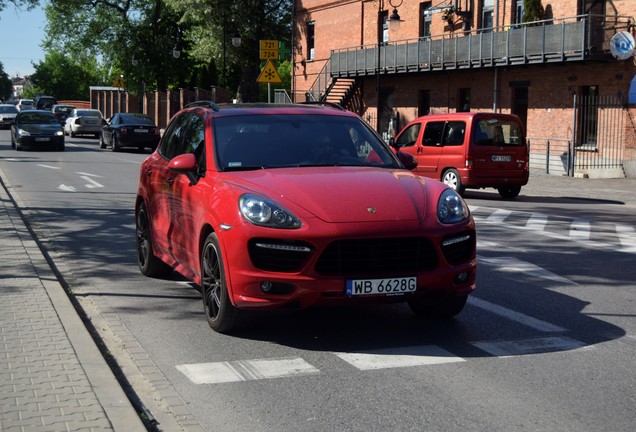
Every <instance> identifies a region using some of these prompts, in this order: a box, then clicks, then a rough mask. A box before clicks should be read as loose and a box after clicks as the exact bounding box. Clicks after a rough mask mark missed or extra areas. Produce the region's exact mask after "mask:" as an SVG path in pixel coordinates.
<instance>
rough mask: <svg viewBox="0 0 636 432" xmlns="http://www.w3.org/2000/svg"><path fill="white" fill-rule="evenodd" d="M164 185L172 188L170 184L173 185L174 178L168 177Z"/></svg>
mask: <svg viewBox="0 0 636 432" xmlns="http://www.w3.org/2000/svg"><path fill="white" fill-rule="evenodd" d="M166 183H168V184H169V185H170V186H172V184H173V183H174V178H172V177H170V178H167V179H166Z"/></svg>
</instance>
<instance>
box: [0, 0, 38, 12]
mask: <svg viewBox="0 0 636 432" xmlns="http://www.w3.org/2000/svg"><path fill="white" fill-rule="evenodd" d="M9 4H12V5H13V6H15V7H16V8H17V9H21V8H24V9H26V10H31V9H33V8H34V7H36V6H38V5H39V4H40V0H0V12H2V11H3V10H5V9H6V8H7V6H8V5H9Z"/></svg>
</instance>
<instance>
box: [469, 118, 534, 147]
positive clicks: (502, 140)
mask: <svg viewBox="0 0 636 432" xmlns="http://www.w3.org/2000/svg"><path fill="white" fill-rule="evenodd" d="M473 142H474V143H475V144H477V145H484V146H490V145H496V146H501V145H525V142H524V139H523V130H522V128H521V125H520V124H519V123H517V122H516V121H514V120H501V119H497V118H490V119H488V118H486V119H481V120H479V121H478V122H476V124H475V125H474V126H473Z"/></svg>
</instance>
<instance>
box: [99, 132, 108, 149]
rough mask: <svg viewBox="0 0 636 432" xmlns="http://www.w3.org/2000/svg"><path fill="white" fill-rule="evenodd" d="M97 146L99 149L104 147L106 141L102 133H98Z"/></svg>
mask: <svg viewBox="0 0 636 432" xmlns="http://www.w3.org/2000/svg"><path fill="white" fill-rule="evenodd" d="M99 148H100V149H105V148H106V142H105V141H104V134H99Z"/></svg>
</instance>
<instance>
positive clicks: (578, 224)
mask: <svg viewBox="0 0 636 432" xmlns="http://www.w3.org/2000/svg"><path fill="white" fill-rule="evenodd" d="M570 237H573V238H577V239H581V240H589V239H590V222H589V221H586V220H582V219H575V220H574V221H572V223H571V224H570Z"/></svg>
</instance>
